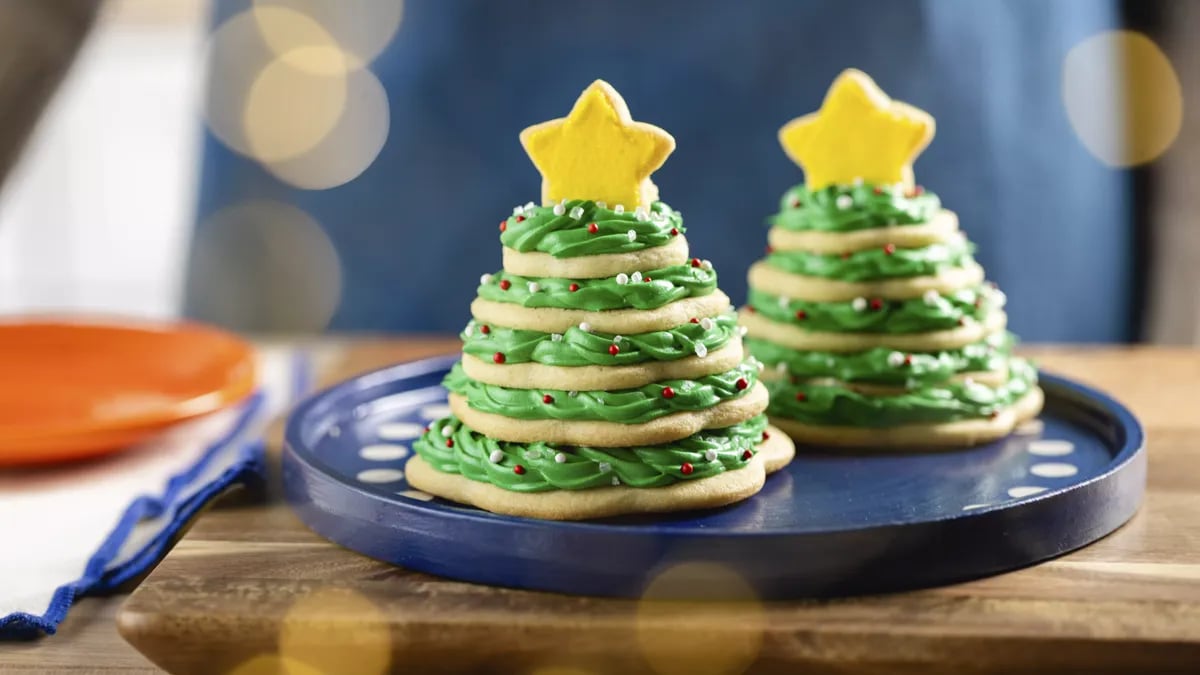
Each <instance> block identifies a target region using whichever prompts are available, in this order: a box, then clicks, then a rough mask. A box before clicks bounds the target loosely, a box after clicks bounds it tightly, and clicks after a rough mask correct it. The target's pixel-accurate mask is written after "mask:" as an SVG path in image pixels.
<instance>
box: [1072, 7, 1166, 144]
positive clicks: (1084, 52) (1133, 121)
mask: <svg viewBox="0 0 1200 675" xmlns="http://www.w3.org/2000/svg"><path fill="white" fill-rule="evenodd" d="M1062 95H1063V105H1064V106H1065V107H1066V111H1067V118H1068V119H1069V120H1070V122H1071V127H1072V128H1074V130H1075V133H1076V135H1078V137H1079V140H1080V141H1081V142H1082V143H1083V145H1084V147H1086V148H1087V149H1088V151H1089V152H1091V153H1092V154H1093V155H1095V156H1096V158H1097V159H1099V160H1100V161H1101V162H1104V163H1105V164H1108V165H1110V166H1114V167H1127V166H1136V165H1138V164H1145V163H1147V162H1151V161H1153V160H1154V159H1156V158H1157V157H1158V156H1159V155H1161V154H1162V153H1164V152H1166V150H1167V149H1168V148H1170V147H1171V144H1172V143H1173V142H1174V141H1175V139H1176V137H1178V135H1179V129H1180V127H1181V125H1182V123H1183V93H1182V88H1181V86H1180V84H1179V76H1178V75H1177V74H1176V72H1175V69H1174V67H1172V65H1171V61H1170V60H1169V59H1168V58H1167V56H1166V54H1164V53H1163V51H1162V50H1161V49H1159V47H1158V45H1156V44H1155V43H1154V41H1153V40H1151V39H1150V38H1148V37H1146V36H1145V35H1144V34H1142V33H1139V32H1136V31H1129V30H1116V31H1106V32H1103V33H1099V34H1097V35H1094V36H1092V37H1090V38H1088V39H1086V40H1084V41H1083V42H1080V43H1079V44H1077V45H1075V46H1074V47H1073V48H1071V51H1069V52H1067V56H1066V59H1065V60H1064V61H1063V74H1062Z"/></svg>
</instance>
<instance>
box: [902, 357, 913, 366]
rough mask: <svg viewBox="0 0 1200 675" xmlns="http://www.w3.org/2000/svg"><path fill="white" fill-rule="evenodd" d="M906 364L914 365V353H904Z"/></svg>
mask: <svg viewBox="0 0 1200 675" xmlns="http://www.w3.org/2000/svg"><path fill="white" fill-rule="evenodd" d="M904 365H906V366H911V365H912V354H905V355H904Z"/></svg>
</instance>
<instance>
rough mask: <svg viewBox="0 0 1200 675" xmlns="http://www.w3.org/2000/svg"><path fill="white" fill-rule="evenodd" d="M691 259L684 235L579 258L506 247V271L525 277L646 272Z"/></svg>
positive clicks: (562, 276)
mask: <svg viewBox="0 0 1200 675" xmlns="http://www.w3.org/2000/svg"><path fill="white" fill-rule="evenodd" d="M687 261H688V243H687V239H685V238H684V237H683V235H679V236H677V237H673V238H672V239H671V241H670V242H668V243H666V244H664V245H662V246H655V247H653V248H646V249H642V250H640V251H633V252H631V253H604V254H601V255H589V256H579V257H575V258H555V257H554V256H552V255H550V254H549V253H542V252H541V251H530V252H527V253H522V252H521V251H517V250H514V249H511V248H508V247H507V246H505V247H504V271H505V272H508V273H509V274H519V275H521V276H523V277H557V278H560V279H602V278H604V277H614V276H616V275H618V274H620V273H622V272H625V273H633V272H645V271H646V270H657V269H662V268H664V267H670V266H672V265H682V264H684V263H685V262H687Z"/></svg>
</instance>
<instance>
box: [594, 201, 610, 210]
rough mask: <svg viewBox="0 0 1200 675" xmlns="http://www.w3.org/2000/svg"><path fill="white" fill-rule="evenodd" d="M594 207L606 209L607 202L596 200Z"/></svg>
mask: <svg viewBox="0 0 1200 675" xmlns="http://www.w3.org/2000/svg"><path fill="white" fill-rule="evenodd" d="M596 208H601V209H607V208H608V202H596Z"/></svg>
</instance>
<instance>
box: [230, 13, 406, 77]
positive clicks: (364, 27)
mask: <svg viewBox="0 0 1200 675" xmlns="http://www.w3.org/2000/svg"><path fill="white" fill-rule="evenodd" d="M277 9H286V10H290V11H293V12H299V13H300V14H303V15H305V16H306V17H309V18H310V19H311V20H312V21H313V22H315V23H316V24H318V25H319V26H321V28H322V29H323V31H322V32H325V33H327V34H328V35H331V36H332V37H333V39H334V40H335V41H336V42H337V44H338V45H339V46H340V47H341V49H342V51H343V52H344V53H345V54H346V55H347V57H348V58H347V61H346V66H347V67H348V68H351V69H359V68H364V67H366V66H367V65H368V64H370V63H371V61H373V60H374V59H375V57H376V56H378V55H379V53H380V52H382V51H383V50H384V48H385V47H387V45H388V43H389V42H391V41H392V38H393V37H394V36H395V34H396V31H397V29H399V27H400V21H401V19H402V18H403V17H404V2H403V0H337V2H333V1H331V0H254V7H253V9H252V11H253V12H254V13H255V14H261V13H263V12H269V11H271V10H277ZM259 30H261V31H262V34H263V37H264V38H265V40H266V42H267V44H268V45H270V46H271V48H272V49H273V50H274V51H275V53H276V54H278V55H281V56H282V55H284V54H287V53H289V52H291V51H292V50H293V49H295V48H296V47H299V46H306V45H307V44H312V43H308V42H306V41H307V40H318V41H319V40H321V39H323V38H322V37H321V36H320V35H319V34H317V33H314V32H313V31H312V28H311V26H309V25H306V24H304V23H302V22H295V21H278V20H267V21H261V22H260V24H259Z"/></svg>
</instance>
